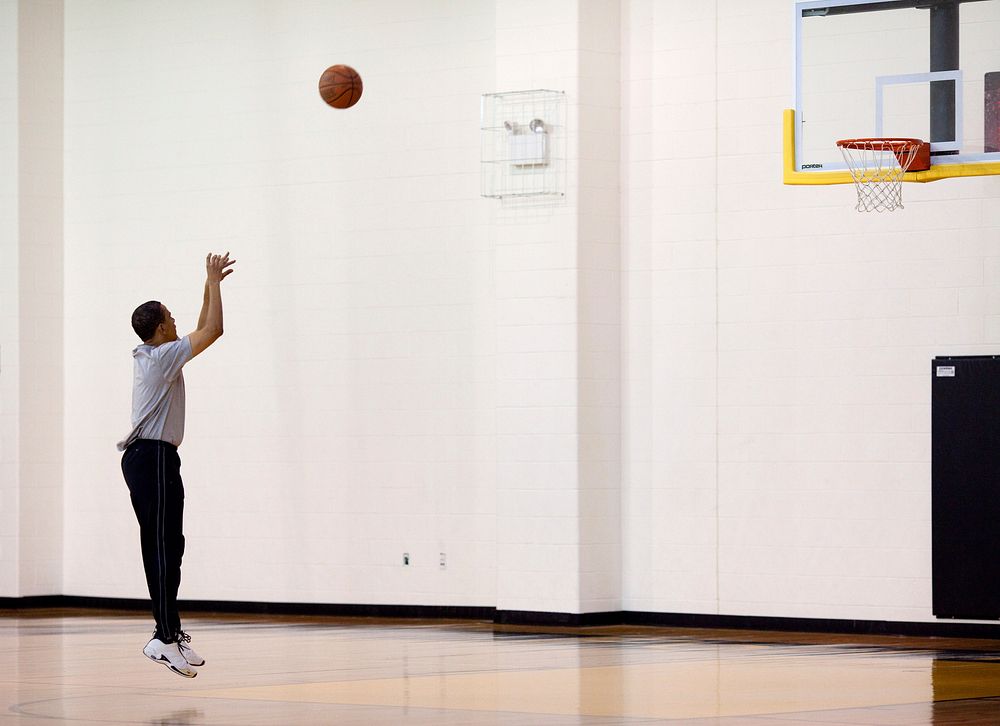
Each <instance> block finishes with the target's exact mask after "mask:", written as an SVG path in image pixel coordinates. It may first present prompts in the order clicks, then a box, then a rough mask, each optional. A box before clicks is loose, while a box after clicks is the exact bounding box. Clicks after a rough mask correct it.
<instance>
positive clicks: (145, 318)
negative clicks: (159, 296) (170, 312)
mask: <svg viewBox="0 0 1000 726" xmlns="http://www.w3.org/2000/svg"><path fill="white" fill-rule="evenodd" d="M162 322H163V305H161V304H160V302H159V301H158V300H150V301H149V302H144V303H143V304H142V305H140V306H139V307H137V308H136V309H135V310H134V311H133V312H132V330H134V331H135V334H136V335H138V336H139V339H140V340H141V341H142V342H144V343H145V342H146V341H147V340H149V339H150V338H152V337H153V336H154V335H156V326H158V325H159V324H160V323H162Z"/></svg>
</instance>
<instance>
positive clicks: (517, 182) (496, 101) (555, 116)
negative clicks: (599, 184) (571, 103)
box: [480, 89, 566, 199]
mask: <svg viewBox="0 0 1000 726" xmlns="http://www.w3.org/2000/svg"><path fill="white" fill-rule="evenodd" d="M480 114H481V115H480V131H481V134H482V155H481V158H482V163H481V170H482V185H481V189H482V196H484V197H491V198H494V199H506V198H512V197H542V196H556V197H561V196H565V194H566V94H565V93H564V92H563V91H549V90H544V89H539V90H534V91H510V92H508V93H486V94H483V97H482V108H481V112H480Z"/></svg>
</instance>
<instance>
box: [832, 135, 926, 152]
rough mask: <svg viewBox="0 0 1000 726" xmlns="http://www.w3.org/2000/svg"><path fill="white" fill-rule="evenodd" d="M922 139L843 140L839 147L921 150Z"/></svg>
mask: <svg viewBox="0 0 1000 726" xmlns="http://www.w3.org/2000/svg"><path fill="white" fill-rule="evenodd" d="M923 143H924V142H923V140H922V139H907V138H890V137H876V138H865V139H841V140H840V141H838V142H837V146H839V147H840V148H842V149H872V150H874V151H895V152H899V151H905V150H906V149H911V148H913V147H917V148H919V147H920V145H921V144H923Z"/></svg>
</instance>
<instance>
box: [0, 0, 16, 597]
mask: <svg viewBox="0 0 1000 726" xmlns="http://www.w3.org/2000/svg"><path fill="white" fill-rule="evenodd" d="M17 4H18V3H17V0H0V597H10V596H13V595H16V594H17V589H18V588H17V576H18V562H17V553H18V546H17V536H18V535H17V533H18V527H17V514H18V511H17V510H18V485H17V482H18V477H17V462H18V455H17V450H18V443H17V433H18V392H19V387H18V365H17V362H18V342H17V339H18V329H19V326H18V314H17V313H18V304H17V303H18V299H17V298H18V296H17V280H18V274H17V256H18V255H17V141H18V133H17Z"/></svg>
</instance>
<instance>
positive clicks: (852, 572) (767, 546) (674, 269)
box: [623, 0, 1000, 621]
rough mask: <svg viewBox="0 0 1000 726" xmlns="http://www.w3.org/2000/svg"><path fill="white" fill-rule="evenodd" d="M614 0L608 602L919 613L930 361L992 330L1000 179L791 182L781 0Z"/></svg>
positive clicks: (808, 613) (993, 334)
mask: <svg viewBox="0 0 1000 726" xmlns="http://www.w3.org/2000/svg"><path fill="white" fill-rule="evenodd" d="M628 5H629V10H628V11H627V14H626V18H627V21H628V23H629V26H628V27H629V28H630V33H631V34H630V36H629V37H630V39H631V41H632V45H631V46H630V51H629V53H628V54H627V56H626V58H627V63H628V64H630V68H629V71H628V73H627V76H626V78H627V83H626V89H627V93H629V94H630V97H629V98H628V102H627V106H626V122H625V127H626V129H627V132H626V134H627V135H626V138H625V139H624V148H625V149H626V155H627V164H626V167H625V168H626V175H627V182H626V188H625V192H624V199H625V205H626V208H627V213H626V214H625V215H624V224H625V225H626V229H627V235H626V243H625V245H626V246H625V251H624V255H625V257H626V259H627V260H628V263H627V280H628V286H627V292H626V301H625V306H626V319H627V321H628V324H627V326H626V339H627V342H626V344H625V349H626V358H625V360H626V366H627V369H628V376H627V381H626V384H625V391H626V394H625V401H626V408H625V411H624V417H625V421H626V438H625V442H626V447H627V452H628V457H627V462H628V465H627V474H626V479H625V482H624V484H623V486H624V488H625V493H626V496H625V502H626V510H625V511H626V515H625V520H624V522H625V524H624V527H625V541H626V543H627V545H626V556H625V558H624V572H625V577H624V581H625V599H624V607H625V609H627V610H652V611H661V612H662V611H667V612H674V611H680V612H707V613H722V614H736V615H740V614H746V615H768V616H784V617H796V616H801V617H821V618H861V619H887V620H909V621H922V620H932V619H933V617H932V614H931V582H930V577H931V558H930V380H929V368H930V366H929V361H930V360H931V358H933V357H934V356H935V355H948V354H963V355H964V354H978V353H990V354H994V353H996V352H997V350H998V348H1000V330H998V326H997V323H996V320H997V317H996V316H997V311H998V309H1000V308H998V307H997V303H998V300H1000V298H998V292H1000V291H998V288H997V284H998V282H1000V279H998V275H997V270H998V269H1000V266H998V261H997V255H998V253H1000V234H998V232H1000V229H998V225H1000V215H998V214H997V212H996V209H997V198H998V197H1000V179H997V178H996V177H984V178H978V179H976V178H974V179H965V180H949V181H943V182H940V183H937V184H928V185H919V184H913V185H907V186H906V187H905V189H904V195H905V201H906V209H905V211H900V212H896V213H894V214H886V215H859V214H857V213H856V212H854V211H853V209H852V207H853V203H854V199H853V190H852V189H851V187H849V186H832V187H815V188H805V187H783V186H782V185H781V184H780V163H781V158H780V153H781V148H780V144H781V133H780V128H779V126H778V122H777V120H778V117H779V115H780V113H781V109H782V108H784V107H786V106H788V105H790V103H791V93H792V89H791V87H790V84H791V70H790V69H791V65H790V64H791V60H790V58H791V51H792V39H791V37H790V30H791V24H790V22H789V19H790V17H791V12H792V7H791V6H792V3H790V2H786V1H785V0H773V1H768V2H755V3H753V4H746V3H738V2H728V1H727V2H720V3H718V4H717V8H716V7H714V6H705V7H703V6H701V5H697V4H691V3H681V2H643V1H641V0H636V1H635V2H630V3H629V4H628Z"/></svg>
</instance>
